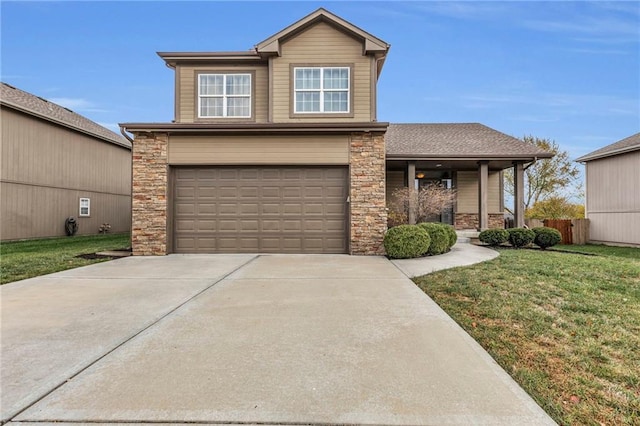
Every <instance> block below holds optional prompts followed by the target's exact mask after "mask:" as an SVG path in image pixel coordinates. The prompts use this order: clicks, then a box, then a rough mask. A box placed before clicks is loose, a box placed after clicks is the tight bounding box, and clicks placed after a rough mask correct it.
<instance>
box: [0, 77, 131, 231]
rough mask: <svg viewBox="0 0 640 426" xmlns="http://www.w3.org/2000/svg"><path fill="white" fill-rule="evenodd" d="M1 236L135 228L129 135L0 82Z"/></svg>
mask: <svg viewBox="0 0 640 426" xmlns="http://www.w3.org/2000/svg"><path fill="white" fill-rule="evenodd" d="M1 87H2V92H1V93H0V120H1V123H2V140H1V152H2V160H1V161H2V164H1V165H2V170H1V175H0V176H1V179H0V196H1V200H0V206H1V211H0V222H1V227H0V239H2V240H3V241H5V240H16V239H27V238H41V237H55V236H62V235H65V220H66V219H67V218H68V217H70V216H72V217H74V218H75V219H76V220H77V223H78V232H77V233H78V234H97V233H98V229H99V227H100V226H101V225H102V224H104V223H108V224H109V225H111V230H110V232H112V233H116V232H128V231H129V230H130V229H131V143H130V142H129V141H128V140H126V139H125V138H123V137H122V136H119V135H117V134H116V133H114V132H112V131H110V130H108V129H106V128H104V127H102V126H100V125H98V124H96V123H94V122H93V121H91V120H89V119H87V118H85V117H83V116H81V115H78V114H76V113H74V112H73V111H71V110H69V109H67V108H64V107H62V106H60V105H56V104H54V103H52V102H49V101H47V100H45V99H43V98H40V97H38V96H34V95H32V94H30V93H27V92H24V91H22V90H19V89H16V88H15V87H13V86H10V85H8V84H5V83H1Z"/></svg>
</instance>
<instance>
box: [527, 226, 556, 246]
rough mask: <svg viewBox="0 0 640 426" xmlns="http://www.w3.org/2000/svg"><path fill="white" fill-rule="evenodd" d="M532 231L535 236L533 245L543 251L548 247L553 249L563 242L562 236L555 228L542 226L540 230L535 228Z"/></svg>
mask: <svg viewBox="0 0 640 426" xmlns="http://www.w3.org/2000/svg"><path fill="white" fill-rule="evenodd" d="M532 231H533V233H534V234H535V237H534V238H533V243H534V244H535V245H537V246H538V247H540V248H541V249H542V250H544V249H546V248H548V247H553V246H555V245H556V244H558V243H560V241H562V234H561V233H560V231H558V230H557V229H555V228H548V227H546V226H540V227H538V228H533V229H532Z"/></svg>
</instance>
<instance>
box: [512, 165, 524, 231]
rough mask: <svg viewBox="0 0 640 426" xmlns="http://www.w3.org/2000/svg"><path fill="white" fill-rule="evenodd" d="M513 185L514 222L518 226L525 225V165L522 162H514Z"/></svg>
mask: <svg viewBox="0 0 640 426" xmlns="http://www.w3.org/2000/svg"><path fill="white" fill-rule="evenodd" d="M513 187H514V189H515V192H516V193H515V196H514V198H513V204H514V205H513V212H514V222H515V226H516V228H522V227H523V226H524V167H523V164H522V163H521V162H516V163H514V164H513Z"/></svg>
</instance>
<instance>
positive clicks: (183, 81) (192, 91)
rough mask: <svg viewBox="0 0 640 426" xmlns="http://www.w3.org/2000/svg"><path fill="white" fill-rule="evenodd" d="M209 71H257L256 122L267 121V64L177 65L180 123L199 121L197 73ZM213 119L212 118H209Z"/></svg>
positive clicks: (254, 106) (255, 80) (178, 118)
mask: <svg viewBox="0 0 640 426" xmlns="http://www.w3.org/2000/svg"><path fill="white" fill-rule="evenodd" d="M209 71H233V72H242V71H247V72H255V78H254V80H253V81H252V84H253V85H254V86H255V87H254V89H255V91H254V93H255V99H254V103H253V104H252V108H255V111H253V116H254V119H255V121H256V122H258V123H264V122H267V121H268V119H267V113H268V111H267V108H268V103H269V101H268V97H269V76H268V68H267V64H265V65H241V66H234V65H216V66H186V65H181V66H178V67H176V73H178V81H179V90H180V93H179V94H176V102H177V103H178V108H177V109H178V116H177V117H176V120H177V121H178V122H179V123H193V122H194V121H197V115H198V112H197V109H196V102H197V87H196V84H197V83H196V73H199V72H209ZM209 121H211V120H209Z"/></svg>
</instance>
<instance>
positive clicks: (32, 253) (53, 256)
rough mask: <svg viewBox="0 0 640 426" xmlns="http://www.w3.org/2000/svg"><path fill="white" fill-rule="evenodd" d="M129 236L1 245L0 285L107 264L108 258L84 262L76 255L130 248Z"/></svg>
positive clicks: (115, 235) (60, 239)
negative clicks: (105, 262)
mask: <svg viewBox="0 0 640 426" xmlns="http://www.w3.org/2000/svg"><path fill="white" fill-rule="evenodd" d="M129 245H130V240H129V234H113V235H111V234H107V235H89V236H75V237H61V238H47V239H41V240H27V241H14V242H6V243H2V244H0V257H2V262H1V270H2V273H1V274H0V284H6V283H10V282H12V281H18V280H23V279H25V278H31V277H37V276H39V275H44V274H50V273H52V272H58V271H64V270H65V269H72V268H77V267H78V266H84V265H90V264H92V263H96V262H104V261H106V260H109V258H97V259H82V258H78V257H76V256H78V255H81V254H90V253H95V252H99V251H104V250H119V249H125V248H127V247H129Z"/></svg>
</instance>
